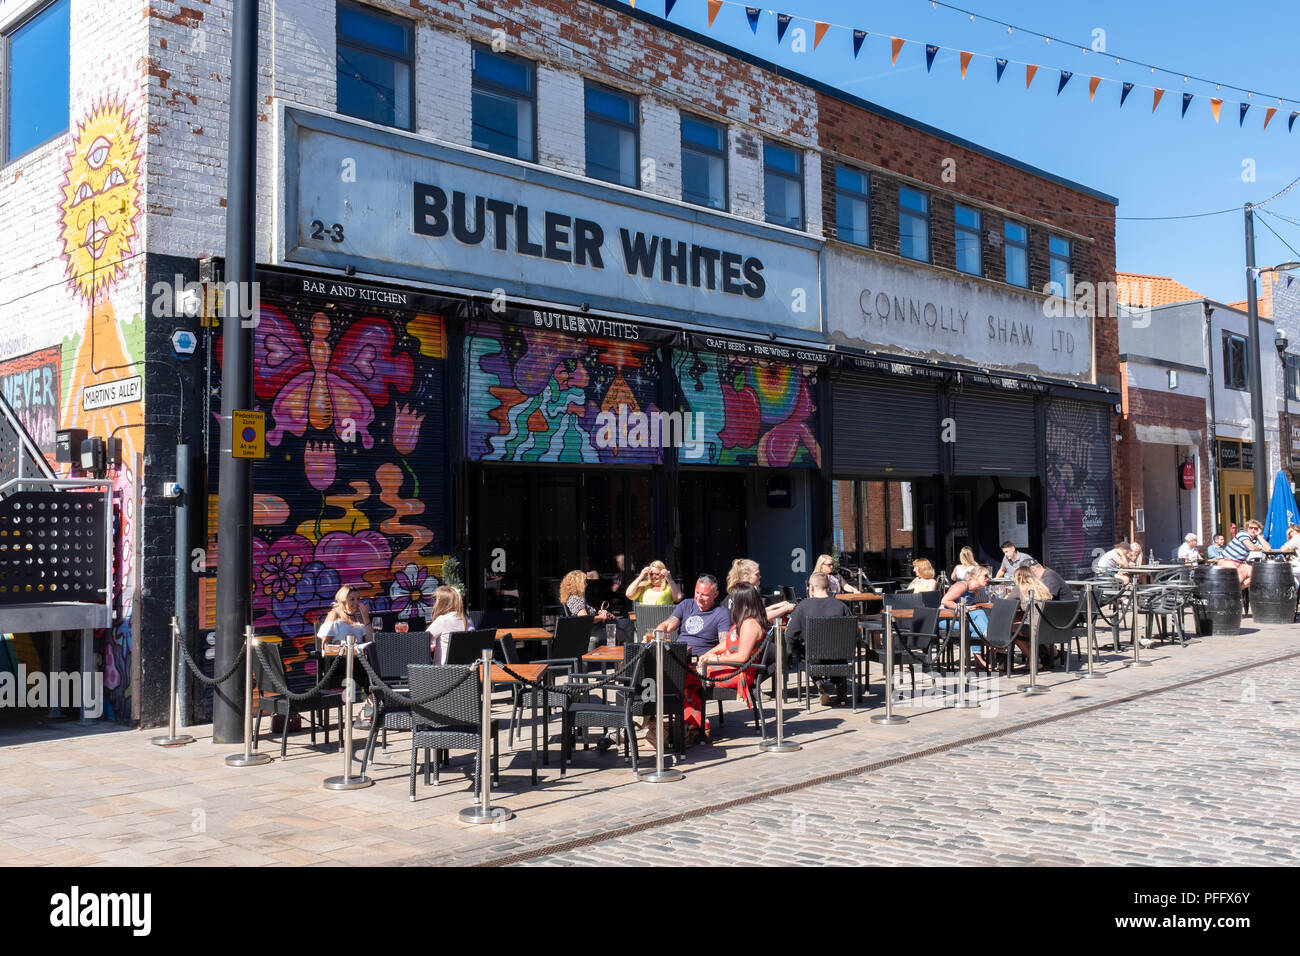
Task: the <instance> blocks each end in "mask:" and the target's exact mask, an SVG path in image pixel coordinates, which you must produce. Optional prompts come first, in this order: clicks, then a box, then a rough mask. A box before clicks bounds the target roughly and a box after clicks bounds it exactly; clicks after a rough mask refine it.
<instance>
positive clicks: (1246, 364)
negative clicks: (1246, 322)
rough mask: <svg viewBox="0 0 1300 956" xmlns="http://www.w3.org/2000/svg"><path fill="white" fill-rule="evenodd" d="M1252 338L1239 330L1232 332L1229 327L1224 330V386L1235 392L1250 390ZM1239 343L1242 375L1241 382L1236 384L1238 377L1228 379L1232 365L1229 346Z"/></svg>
mask: <svg viewBox="0 0 1300 956" xmlns="http://www.w3.org/2000/svg"><path fill="white" fill-rule="evenodd" d="M1249 343H1250V340H1249V339H1248V338H1246V336H1244V335H1241V334H1240V333H1238V332H1232V331H1229V330H1228V329H1224V330H1223V387H1224V388H1225V389H1231V390H1232V391H1234V392H1248V391H1250V344H1249ZM1234 344H1235V345H1237V346H1238V347H1239V348H1240V349H1241V364H1242V376H1241V380H1240V381H1241V384H1239V385H1238V384H1234V383H1235V382H1236V381H1237V379H1236V378H1235V377H1234V378H1233V379H1232V380H1231V381H1230V380H1229V379H1228V370H1229V369H1230V368H1231V366H1232V362H1231V360H1230V357H1229V351H1228V349H1229V346H1231V345H1234Z"/></svg>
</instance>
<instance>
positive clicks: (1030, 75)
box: [1025, 63, 1038, 89]
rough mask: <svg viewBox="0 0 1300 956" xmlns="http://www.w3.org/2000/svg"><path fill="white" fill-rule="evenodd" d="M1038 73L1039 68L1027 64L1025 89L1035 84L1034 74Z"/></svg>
mask: <svg viewBox="0 0 1300 956" xmlns="http://www.w3.org/2000/svg"><path fill="white" fill-rule="evenodd" d="M1037 72H1038V67H1036V66H1034V65H1033V64H1032V63H1026V64H1025V89H1029V84H1030V83H1032V82H1034V74H1035V73H1037Z"/></svg>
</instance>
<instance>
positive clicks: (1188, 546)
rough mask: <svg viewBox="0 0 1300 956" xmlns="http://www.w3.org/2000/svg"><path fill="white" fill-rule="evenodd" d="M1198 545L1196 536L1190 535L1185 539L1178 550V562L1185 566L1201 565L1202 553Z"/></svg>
mask: <svg viewBox="0 0 1300 956" xmlns="http://www.w3.org/2000/svg"><path fill="white" fill-rule="evenodd" d="M1198 543H1199V542H1198V541H1197V540H1196V535H1194V534H1189V535H1187V537H1185V538H1183V543H1182V545H1181V546H1180V547H1179V548H1178V560H1179V561H1180V562H1181V563H1183V564H1200V563H1201V551H1200V548H1198V547H1197V544H1198Z"/></svg>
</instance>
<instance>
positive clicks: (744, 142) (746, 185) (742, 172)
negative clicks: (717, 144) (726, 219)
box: [727, 126, 763, 220]
mask: <svg viewBox="0 0 1300 956" xmlns="http://www.w3.org/2000/svg"><path fill="white" fill-rule="evenodd" d="M727 152H728V154H729V156H730V161H729V166H730V168H729V169H728V171H727V175H728V180H729V181H728V188H729V189H730V190H731V211H732V212H733V213H735V214H736V215H737V216H746V217H748V218H750V219H759V220H761V219H762V218H763V140H762V139H760V138H759V137H758V136H757V135H755V134H754V133H752V132H750V131H749V130H748V129H745V128H744V127H741V126H732V127H731V129H730V130H728V132H727Z"/></svg>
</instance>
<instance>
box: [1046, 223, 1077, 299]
mask: <svg viewBox="0 0 1300 956" xmlns="http://www.w3.org/2000/svg"><path fill="white" fill-rule="evenodd" d="M1054 242H1063V243H1065V257H1064V258H1062V257H1061V256H1060V255H1058V254H1057V253H1056V252H1054V251H1053V250H1052V243H1054ZM1073 255H1074V243H1072V242H1071V241H1070V240H1069V239H1067V238H1066V237H1065V236H1057V235H1053V234H1051V233H1048V236H1047V284H1048V287H1049V288H1050V289H1051V290H1052V294H1053V295H1058V296H1061V297H1062V298H1064V296H1065V294H1066V293H1067V292H1068V291H1069V288H1070V287H1069V282H1068V279H1069V275H1070V269H1071V266H1070V259H1071V257H1072V256H1073ZM1058 262H1062V263H1064V264H1065V275H1066V280H1067V281H1065V282H1062V283H1061V288H1060V290H1059V291H1058V290H1057V289H1056V279H1054V278H1053V277H1052V267H1053V266H1054V265H1056V263H1058Z"/></svg>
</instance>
